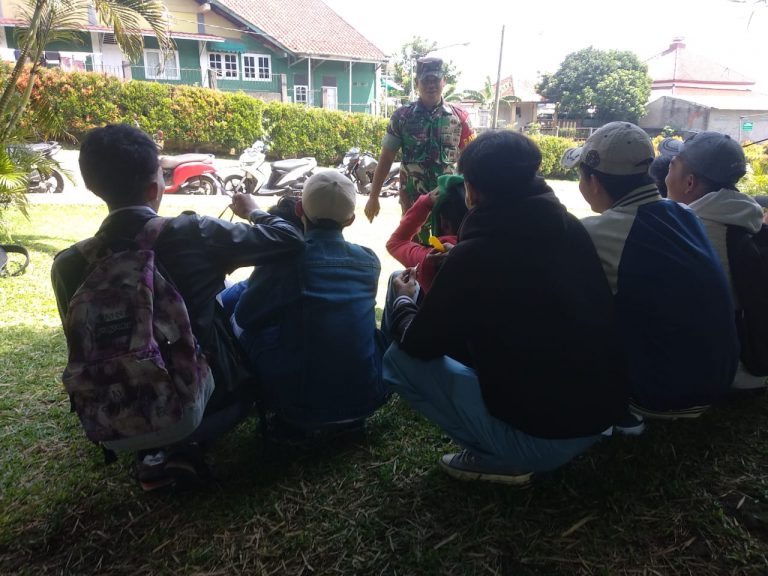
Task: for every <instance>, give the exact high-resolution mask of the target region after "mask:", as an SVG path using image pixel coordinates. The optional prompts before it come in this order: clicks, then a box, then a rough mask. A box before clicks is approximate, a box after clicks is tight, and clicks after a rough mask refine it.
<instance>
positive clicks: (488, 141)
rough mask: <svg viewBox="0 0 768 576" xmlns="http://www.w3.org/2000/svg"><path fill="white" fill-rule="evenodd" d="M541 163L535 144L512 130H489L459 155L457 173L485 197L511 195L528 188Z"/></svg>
mask: <svg viewBox="0 0 768 576" xmlns="http://www.w3.org/2000/svg"><path fill="white" fill-rule="evenodd" d="M540 165H541V152H540V151H539V148H538V147H537V146H536V143H535V142H534V141H533V140H531V139H530V138H528V137H527V136H524V135H523V134H520V133H519V132H513V131H512V130H488V131H486V132H483V133H482V134H480V136H478V137H477V138H476V139H475V140H473V141H472V142H470V143H469V145H468V146H467V147H466V148H465V149H464V151H463V152H462V153H461V156H459V166H458V168H459V172H461V173H462V174H463V175H464V179H465V180H466V181H467V182H469V183H470V184H471V185H472V187H473V188H474V189H475V190H477V192H478V193H479V194H480V195H481V196H483V197H484V198H486V199H489V200H491V199H494V198H503V197H512V196H516V195H517V194H519V192H520V191H519V190H518V189H519V188H520V187H521V186H525V187H527V186H528V185H529V184H531V182H533V179H534V178H535V176H536V172H537V171H538V169H539V166H540Z"/></svg>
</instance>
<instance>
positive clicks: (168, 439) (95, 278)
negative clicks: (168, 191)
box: [63, 217, 214, 452]
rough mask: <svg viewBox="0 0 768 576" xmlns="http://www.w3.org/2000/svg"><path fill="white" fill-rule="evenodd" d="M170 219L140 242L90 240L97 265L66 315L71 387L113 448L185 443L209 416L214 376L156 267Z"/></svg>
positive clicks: (87, 419)
mask: <svg viewBox="0 0 768 576" xmlns="http://www.w3.org/2000/svg"><path fill="white" fill-rule="evenodd" d="M167 223H168V220H166V219H164V218H160V217H157V218H153V219H152V220H150V221H149V222H147V224H146V226H145V227H144V229H143V230H142V231H141V232H140V233H139V235H138V236H137V237H136V240H135V249H130V250H124V251H119V252H113V251H111V250H110V249H109V248H108V246H107V245H106V244H105V242H104V241H103V240H102V239H100V238H98V237H94V238H89V239H87V240H83V241H81V242H78V243H77V244H76V245H75V246H76V248H77V249H78V250H79V251H80V253H81V254H82V255H83V256H84V257H85V259H86V260H87V262H88V264H89V268H88V276H87V277H86V279H85V281H84V282H83V283H82V285H81V286H80V287H79V288H78V290H77V291H76V292H75V294H74V296H73V297H72V300H71V302H70V305H69V310H68V312H67V317H66V320H65V322H64V333H65V335H66V338H67V346H68V349H69V359H68V363H67V367H66V369H65V371H64V375H63V382H64V387H65V388H66V390H67V392H68V393H69V396H70V399H71V402H72V406H73V408H74V410H75V411H76V412H77V415H78V416H79V417H80V421H81V423H82V425H83V428H84V429H85V434H86V435H87V436H88V438H89V439H91V440H92V441H94V442H97V443H100V444H102V445H103V446H104V448H106V449H107V450H112V451H118V452H133V451H136V450H141V449H148V448H156V447H159V446H165V445H168V444H172V443H175V442H178V441H180V440H183V439H184V438H185V437H187V436H188V435H189V434H190V433H191V432H193V431H194V430H195V429H196V428H197V426H198V425H199V424H200V421H201V420H202V417H203V412H204V411H205V406H206V404H207V402H208V399H209V398H210V395H211V393H212V392H213V388H214V382H213V377H212V376H211V371H210V368H209V366H208V362H207V360H206V357H205V356H204V355H203V354H202V352H201V350H200V347H199V346H198V344H197V341H196V339H195V337H194V335H193V334H192V329H191V326H190V321H189V315H188V313H187V308H186V306H185V304H184V300H183V299H182V297H181V295H180V294H179V293H178V291H177V290H176V288H175V287H174V285H173V284H172V283H171V282H169V281H168V280H166V279H165V278H164V277H163V275H162V274H161V273H160V271H159V270H158V268H157V267H156V265H155V253H154V250H153V246H154V244H155V241H156V240H157V238H158V236H159V235H160V233H161V232H162V230H163V228H164V227H165V225H166V224H167Z"/></svg>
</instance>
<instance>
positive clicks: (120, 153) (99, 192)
mask: <svg viewBox="0 0 768 576" xmlns="http://www.w3.org/2000/svg"><path fill="white" fill-rule="evenodd" d="M159 162H160V161H159V160H158V157H157V145H156V144H155V143H154V142H153V141H152V138H150V137H149V136H148V135H147V134H145V133H144V132H142V131H141V130H139V129H137V128H134V127H133V126H129V125H128V124H109V125H107V126H104V127H103V128H94V129H93V130H91V131H90V132H88V134H86V135H85V138H83V142H82V144H81V145H80V159H79V163H80V173H81V174H82V175H83V181H84V182H85V185H86V186H87V187H88V189H89V190H90V191H91V192H93V193H94V194H96V196H98V197H99V198H101V199H103V200H104V201H105V202H106V203H107V204H108V205H109V206H130V205H131V204H136V203H141V204H143V203H144V201H145V200H144V192H145V189H146V187H147V185H148V184H149V183H150V182H151V181H152V180H153V179H154V178H155V175H156V174H157V169H158V166H159V165H160V163H159Z"/></svg>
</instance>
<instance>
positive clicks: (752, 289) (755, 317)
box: [726, 224, 768, 376]
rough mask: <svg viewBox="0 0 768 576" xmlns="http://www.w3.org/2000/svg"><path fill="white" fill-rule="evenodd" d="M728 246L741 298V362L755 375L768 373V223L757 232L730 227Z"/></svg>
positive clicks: (738, 324) (738, 319)
mask: <svg viewBox="0 0 768 576" xmlns="http://www.w3.org/2000/svg"><path fill="white" fill-rule="evenodd" d="M726 247H727V251H728V264H729V266H730V268H731V280H732V282H733V289H734V292H735V293H736V299H737V300H738V309H737V310H736V331H737V333H738V335H739V342H740V343H741V361H742V363H743V364H744V366H745V367H746V369H747V370H748V371H749V372H750V373H751V374H754V375H755V376H768V226H766V225H765V224H763V226H762V228H761V229H760V231H759V232H758V233H757V234H754V235H753V234H749V233H748V232H747V230H746V229H744V228H741V227H739V226H728V227H727V231H726Z"/></svg>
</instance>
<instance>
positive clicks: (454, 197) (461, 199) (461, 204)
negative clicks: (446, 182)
mask: <svg viewBox="0 0 768 576" xmlns="http://www.w3.org/2000/svg"><path fill="white" fill-rule="evenodd" d="M465 196H466V191H465V190H464V183H463V182H456V183H454V184H453V185H452V186H449V187H448V188H447V189H446V191H445V198H444V199H443V201H442V202H440V206H439V207H438V210H437V216H438V222H439V219H440V217H441V216H442V217H443V218H445V220H446V221H447V222H448V224H449V225H450V227H451V229H452V231H453V232H452V233H453V234H457V233H458V231H459V228H460V227H461V223H462V222H463V221H464V216H466V215H467V212H469V209H468V208H467V202H466V198H465ZM438 226H439V224H438ZM434 233H435V235H436V236H441V235H444V234H445V231H444V230H442V229H440V230H436V231H434Z"/></svg>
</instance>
